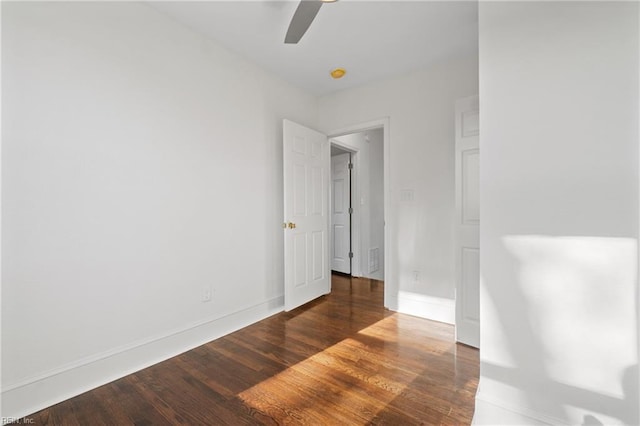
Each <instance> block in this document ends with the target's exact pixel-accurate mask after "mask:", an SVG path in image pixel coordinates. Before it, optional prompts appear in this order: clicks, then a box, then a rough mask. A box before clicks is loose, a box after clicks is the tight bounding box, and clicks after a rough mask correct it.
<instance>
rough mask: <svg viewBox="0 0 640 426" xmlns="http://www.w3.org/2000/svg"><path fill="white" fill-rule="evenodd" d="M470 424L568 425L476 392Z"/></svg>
mask: <svg viewBox="0 0 640 426" xmlns="http://www.w3.org/2000/svg"><path fill="white" fill-rule="evenodd" d="M471 424H472V425H492V426H494V425H495V426H497V425H532V426H552V425H557V426H568V423H567V422H566V421H563V420H561V419H558V418H556V417H550V416H548V415H544V414H541V413H537V412H534V411H532V410H530V409H528V408H525V407H518V406H515V405H512V404H509V403H505V402H504V401H498V400H496V399H495V398H492V397H490V396H489V395H486V394H483V393H481V392H478V394H477V395H476V408H475V412H474V414H473V420H472V421H471Z"/></svg>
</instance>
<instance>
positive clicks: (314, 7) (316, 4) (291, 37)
mask: <svg viewBox="0 0 640 426" xmlns="http://www.w3.org/2000/svg"><path fill="white" fill-rule="evenodd" d="M321 7H322V1H320V0H302V1H300V4H298V8H297V9H296V13H294V14H293V18H291V23H290V24H289V29H288V30H287V35H286V36H285V38H284V42H285V43H287V44H295V43H297V42H299V41H300V39H301V38H302V36H303V35H304V33H306V32H307V29H309V26H310V25H311V23H312V22H313V19H314V18H315V17H316V15H317V14H318V11H319V10H320V8H321Z"/></svg>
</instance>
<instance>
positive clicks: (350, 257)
mask: <svg viewBox="0 0 640 426" xmlns="http://www.w3.org/2000/svg"><path fill="white" fill-rule="evenodd" d="M349 259H353V252H352V251H350V252H349Z"/></svg>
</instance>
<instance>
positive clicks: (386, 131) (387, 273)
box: [326, 117, 393, 308]
mask: <svg viewBox="0 0 640 426" xmlns="http://www.w3.org/2000/svg"><path fill="white" fill-rule="evenodd" d="M389 122H390V120H389V117H383V118H379V119H377V120H371V121H366V122H362V123H356V124H353V125H349V126H345V127H342V128H337V129H333V130H331V131H329V132H326V133H327V136H328V138H329V141H330V143H334V141H332V139H333V138H336V137H339V136H344V135H348V134H352V133H360V132H365V131H367V130H373V129H380V128H381V129H382V135H383V136H382V156H383V170H382V173H383V180H384V183H383V186H384V194H383V195H384V283H385V285H384V307H385V308H388V307H389V300H390V295H391V292H390V290H389V287H390V283H389V279H388V278H389V277H391V276H393V274H392V273H391V272H392V271H391V270H390V269H389V265H390V263H391V262H390V261H389V252H390V250H389V241H391V239H390V234H391V229H392V226H393V223H391V215H390V212H391V211H390V200H391V196H390V191H391V179H390V177H391V174H390V172H389V169H390V167H389V166H390V161H389V159H390V156H389V154H390V152H391V138H390V128H389ZM336 146H339V147H340V148H343V149H345V148H347V149H348V150H351V151H353V147H343V146H342V145H339V144H336ZM355 157H357V153H356V155H355ZM352 161H354V165H353V167H358V165H357V164H356V163H355V161H357V159H353V158H352ZM356 174H357V173H356ZM356 179H357V178H356ZM356 185H357V183H356ZM356 194H358V193H357V192H356ZM352 197H353V194H352ZM356 204H358V205H359V203H356ZM329 213H330V212H329ZM354 216H355V215H354ZM358 229H359V228H358ZM352 232H353V231H352ZM358 237H359V236H358ZM359 243H360V241H359V240H358V245H359ZM358 251H360V256H358V257H359V258H358V265H360V263H361V262H360V258H361V257H362V251H361V250H358ZM354 258H355V253H354ZM354 263H355V262H354ZM354 269H355V268H354ZM360 272H362V269H360ZM328 273H331V270H330V269H329V271H328ZM352 274H353V270H352Z"/></svg>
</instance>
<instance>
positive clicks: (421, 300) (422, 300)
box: [388, 291, 456, 324]
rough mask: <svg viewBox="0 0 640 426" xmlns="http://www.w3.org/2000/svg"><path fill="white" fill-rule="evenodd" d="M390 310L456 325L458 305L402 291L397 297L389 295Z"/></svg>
mask: <svg viewBox="0 0 640 426" xmlns="http://www.w3.org/2000/svg"><path fill="white" fill-rule="evenodd" d="M388 308H389V309H390V310H392V311H396V312H400V313H403V314H408V315H413V316H416V317H421V318H426V319H429V320H432V321H439V322H444V323H446V324H455V323H456V305H455V301H454V300H452V299H443V298H440V297H432V296H426V295H423V294H417V293H409V292H403V291H400V292H399V293H398V294H397V295H396V294H394V295H389V301H388Z"/></svg>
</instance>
